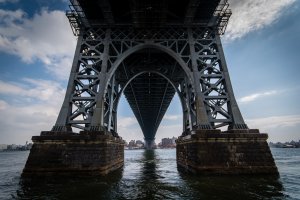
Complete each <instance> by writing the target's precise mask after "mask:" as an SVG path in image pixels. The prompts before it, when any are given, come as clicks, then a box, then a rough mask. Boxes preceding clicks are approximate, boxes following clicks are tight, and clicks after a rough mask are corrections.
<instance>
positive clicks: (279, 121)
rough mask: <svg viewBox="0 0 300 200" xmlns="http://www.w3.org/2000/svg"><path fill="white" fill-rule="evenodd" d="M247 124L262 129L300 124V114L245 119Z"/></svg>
mask: <svg viewBox="0 0 300 200" xmlns="http://www.w3.org/2000/svg"><path fill="white" fill-rule="evenodd" d="M246 122H247V124H248V125H249V126H250V127H253V128H255V127H256V128H261V129H263V130H268V129H273V128H278V127H290V126H296V125H300V115H286V116H272V117H265V118H257V119H247V120H246Z"/></svg>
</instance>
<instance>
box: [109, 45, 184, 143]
mask: <svg viewBox="0 0 300 200" xmlns="http://www.w3.org/2000/svg"><path fill="white" fill-rule="evenodd" d="M115 79H116V81H117V82H118V83H119V84H120V86H121V87H122V91H123V92H124V95H125V98H126V99H127V101H128V103H129V105H130V107H131V109H132V111H133V113H134V115H135V117H136V119H137V121H138V123H139V125H140V127H141V129H142V132H143V134H144V139H145V142H146V145H148V146H151V144H153V142H154V139H155V135H156V132H157V129H158V127H159V125H160V122H161V120H162V118H163V116H164V115H165V113H166V111H167V109H168V107H169V105H170V103H171V101H172V99H173V97H174V95H175V92H176V91H177V92H178V91H179V89H178V88H179V85H180V83H182V82H184V80H185V79H187V76H186V75H185V72H184V70H183V69H182V67H181V66H180V65H179V64H178V62H177V61H176V60H175V59H174V58H172V57H171V56H170V55H168V54H167V53H164V52H163V51H160V50H157V49H154V48H147V49H142V50H139V51H137V52H135V53H133V54H131V55H130V56H128V57H126V58H125V59H124V61H123V62H122V63H121V64H120V65H119V66H118V68H117V69H116V71H115ZM178 96H179V98H180V100H181V105H179V106H181V107H182V108H183V107H184V101H183V100H182V98H181V96H180V94H179V93H178ZM178 131H180V130H178Z"/></svg>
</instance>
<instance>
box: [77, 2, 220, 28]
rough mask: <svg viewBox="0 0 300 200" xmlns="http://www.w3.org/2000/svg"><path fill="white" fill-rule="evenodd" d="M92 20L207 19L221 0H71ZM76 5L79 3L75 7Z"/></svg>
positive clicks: (168, 21) (153, 22)
mask: <svg viewBox="0 0 300 200" xmlns="http://www.w3.org/2000/svg"><path fill="white" fill-rule="evenodd" d="M71 2H72V4H73V5H74V6H75V9H78V10H80V11H83V12H84V14H85V17H86V19H87V20H88V21H89V23H92V24H115V25H116V24H133V25H134V26H135V27H144V26H147V27H149V26H164V25H165V24H172V23H173V24H186V25H189V24H194V23H208V22H209V20H210V19H211V18H212V16H213V14H214V12H215V10H216V8H217V6H218V5H219V3H220V0H209V1H208V0H185V1H174V0H146V1H139V0H122V1H119V0H96V1H86V0H71ZM76 5H79V6H78V7H77V8H76Z"/></svg>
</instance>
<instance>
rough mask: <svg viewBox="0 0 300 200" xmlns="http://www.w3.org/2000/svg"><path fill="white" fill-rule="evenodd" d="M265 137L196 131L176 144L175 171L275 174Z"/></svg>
mask: <svg viewBox="0 0 300 200" xmlns="http://www.w3.org/2000/svg"><path fill="white" fill-rule="evenodd" d="M267 138H268V135H267V134H263V133H259V131H258V130H257V129H254V130H253V129H252V130H232V131H228V132H221V131H220V130H198V131H193V132H192V133H191V135H187V136H184V137H183V136H182V137H179V138H178V140H177V141H176V143H177V146H176V150H177V152H176V154H177V165H178V168H179V169H181V170H184V171H189V172H193V173H199V174H276V175H277V174H278V170H277V167H276V165H275V162H274V159H273V156H272V154H271V151H270V148H269V146H268V144H267Z"/></svg>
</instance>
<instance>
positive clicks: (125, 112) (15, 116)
mask: <svg viewBox="0 0 300 200" xmlns="http://www.w3.org/2000/svg"><path fill="white" fill-rule="evenodd" d="M229 3H230V8H232V12H233V14H232V16H231V18H230V20H229V24H228V28H227V31H226V33H225V35H224V36H222V42H223V48H224V51H225V55H226V61H227V65H228V68H229V72H230V77H231V81H232V85H233V88H234V92H235V97H236V99H237V101H238V104H239V106H240V109H241V112H242V115H243V117H244V119H245V121H246V123H247V124H248V126H249V127H250V128H258V129H260V130H261V132H267V133H268V134H269V141H272V142H279V141H281V142H286V141H291V140H296V141H298V140H299V138H300V133H299V130H300V106H299V102H300V91H299V90H300V79H299V74H300V66H299V63H298V59H299V58H298V57H299V50H300V42H299V41H300V24H299V23H300V22H299V21H298V20H297V19H299V18H300V1H296V0H277V1H272V0H264V1H261V0H245V1H239V0H229ZM67 9H68V1H66V0H49V1H39V0H26V1H21V0H0V61H1V66H0V113H1V118H0V143H6V144H13V143H15V144H23V143H25V141H30V139H31V136H33V135H39V134H40V131H44V130H50V129H51V128H52V126H53V125H54V123H55V120H56V118H57V115H58V112H59V109H60V107H61V104H62V101H63V98H64V95H65V91H66V86H67V81H68V76H69V72H70V67H71V63H72V59H73V56H74V51H75V46H76V38H75V37H74V36H73V33H72V31H71V28H70V25H69V22H68V20H67V18H66V16H65V10H67ZM118 133H119V135H120V136H121V137H122V138H124V139H125V140H127V141H128V140H129V141H130V139H132V138H135V139H137V140H142V141H143V134H142V131H141V129H140V127H139V125H138V123H137V120H136V119H135V117H134V115H133V113H132V111H131V109H130V107H129V105H128V103H127V101H126V99H125V98H124V95H123V96H122V98H121V100H120V104H119V107H118ZM181 133H182V109H181V107H180V102H179V99H178V96H177V94H176V95H175V98H174V99H173V100H172V102H171V105H170V107H169V109H168V111H167V113H166V115H165V116H164V118H163V121H162V123H161V125H160V127H159V129H158V131H157V135H156V143H158V141H161V139H162V138H167V137H173V136H176V137H177V136H180V135H181Z"/></svg>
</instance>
